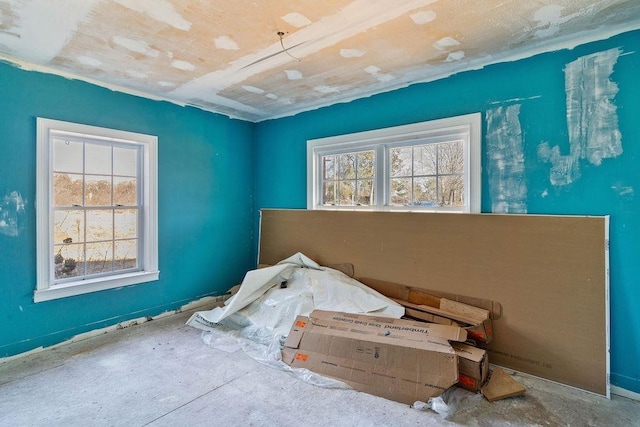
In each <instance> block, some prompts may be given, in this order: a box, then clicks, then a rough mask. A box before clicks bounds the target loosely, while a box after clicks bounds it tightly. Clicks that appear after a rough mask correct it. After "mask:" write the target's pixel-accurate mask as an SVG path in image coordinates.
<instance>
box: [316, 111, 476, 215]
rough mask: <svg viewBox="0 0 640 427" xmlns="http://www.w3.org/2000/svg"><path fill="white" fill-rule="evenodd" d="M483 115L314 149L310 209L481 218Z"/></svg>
mask: <svg viewBox="0 0 640 427" xmlns="http://www.w3.org/2000/svg"><path fill="white" fill-rule="evenodd" d="M480 123H481V122H480V114H479V113H475V114H468V115H464V116H458V117H452V118H446V119H440V120H433V121H429V122H422V123H416V124H411V125H405V126H397V127H392V128H385V129H379V130H373V131H367V132H361V133H355V134H348V135H340V136H335V137H329V138H322V139H315V140H310V141H308V142H307V208H308V209H352V210H358V209H360V210H400V211H445V212H480V134H481V124H480Z"/></svg>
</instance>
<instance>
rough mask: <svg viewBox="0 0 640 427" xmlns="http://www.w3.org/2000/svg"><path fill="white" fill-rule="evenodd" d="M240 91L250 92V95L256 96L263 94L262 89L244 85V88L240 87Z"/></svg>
mask: <svg viewBox="0 0 640 427" xmlns="http://www.w3.org/2000/svg"><path fill="white" fill-rule="evenodd" d="M242 89H244V90H246V91H247V92H251V93H257V94H262V93H264V89H260V88H259V87H255V86H249V85H245V86H242Z"/></svg>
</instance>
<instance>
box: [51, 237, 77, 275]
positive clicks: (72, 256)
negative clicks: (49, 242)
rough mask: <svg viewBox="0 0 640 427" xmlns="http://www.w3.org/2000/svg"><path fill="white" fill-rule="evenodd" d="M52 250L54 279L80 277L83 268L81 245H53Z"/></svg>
mask: <svg viewBox="0 0 640 427" xmlns="http://www.w3.org/2000/svg"><path fill="white" fill-rule="evenodd" d="M53 249H54V253H55V256H54V270H55V278H56V279H64V278H66V277H76V276H82V275H83V274H84V268H83V265H84V263H83V261H84V255H83V251H84V248H83V245H75V244H73V245H55V246H54V247H53Z"/></svg>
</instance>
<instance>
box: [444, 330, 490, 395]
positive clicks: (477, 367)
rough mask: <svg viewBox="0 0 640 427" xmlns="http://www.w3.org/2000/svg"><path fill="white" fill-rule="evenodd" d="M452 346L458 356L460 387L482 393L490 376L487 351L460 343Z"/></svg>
mask: <svg viewBox="0 0 640 427" xmlns="http://www.w3.org/2000/svg"><path fill="white" fill-rule="evenodd" d="M451 346H452V347H453V349H454V350H455V352H456V354H457V355H458V372H459V375H458V387H462V388H466V389H467V390H471V391H475V392H477V391H480V389H481V388H482V386H483V384H484V383H485V381H486V380H487V377H488V376H489V357H488V355H487V351H486V350H483V349H481V348H477V347H473V346H470V345H468V344H463V343H459V342H454V343H451Z"/></svg>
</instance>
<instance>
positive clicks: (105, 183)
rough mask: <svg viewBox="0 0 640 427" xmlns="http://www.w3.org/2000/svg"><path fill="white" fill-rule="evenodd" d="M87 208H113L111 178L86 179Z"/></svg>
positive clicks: (87, 176)
mask: <svg viewBox="0 0 640 427" xmlns="http://www.w3.org/2000/svg"><path fill="white" fill-rule="evenodd" d="M84 204H85V206H111V177H110V176H90V175H85V178H84Z"/></svg>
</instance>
